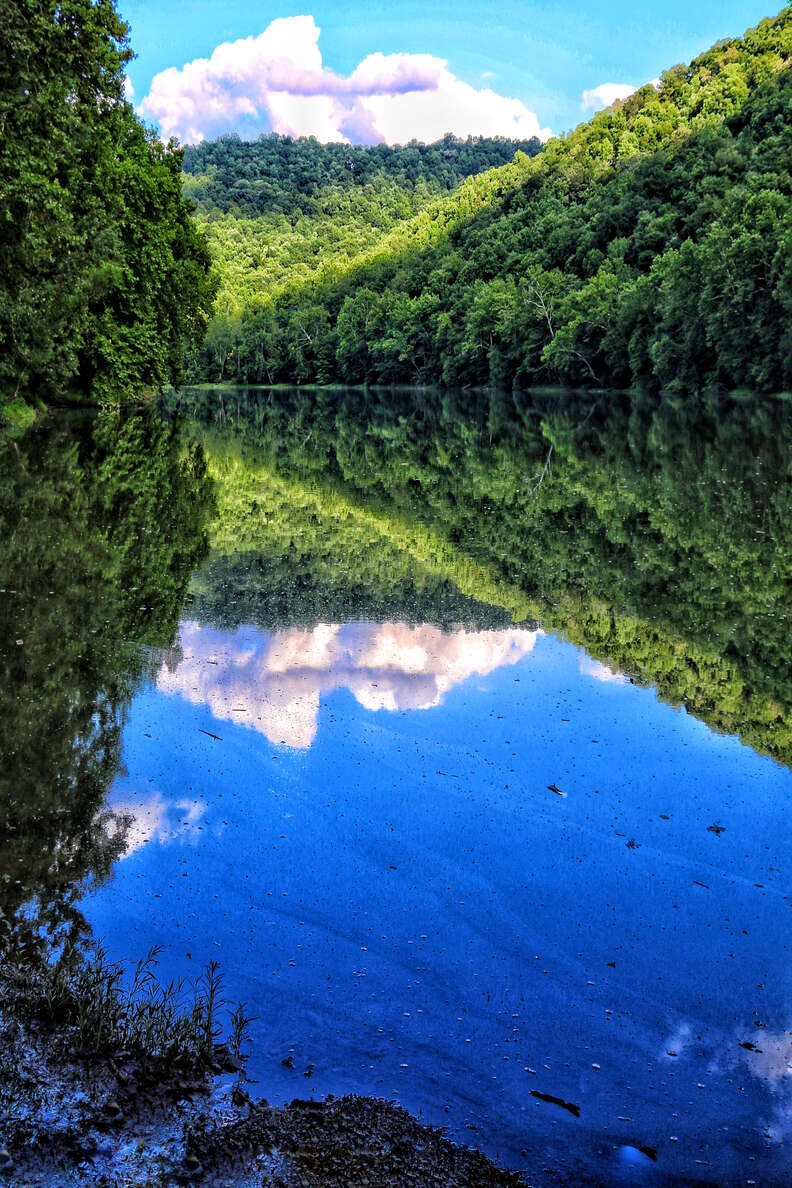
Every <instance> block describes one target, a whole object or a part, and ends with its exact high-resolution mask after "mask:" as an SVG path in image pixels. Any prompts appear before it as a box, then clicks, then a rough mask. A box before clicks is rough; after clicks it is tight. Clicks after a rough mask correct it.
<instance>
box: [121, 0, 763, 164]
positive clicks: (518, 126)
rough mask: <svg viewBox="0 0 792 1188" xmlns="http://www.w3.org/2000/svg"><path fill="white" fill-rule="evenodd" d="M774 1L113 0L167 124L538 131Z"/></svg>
mask: <svg viewBox="0 0 792 1188" xmlns="http://www.w3.org/2000/svg"><path fill="white" fill-rule="evenodd" d="M781 7H782V4H781V0H718V2H717V3H716V2H710V0H707V2H704V3H696V4H691V3H690V0H660V2H658V3H656V4H653V5H636V4H635V3H634V0H632V2H630V3H627V2H626V0H608V2H607V3H606V2H605V0H560V2H559V3H555V4H547V3H531V2H530V0H502V2H500V3H499V4H497V5H494V4H492V3H491V0H453V2H451V0H433V2H432V3H431V4H427V3H426V0H422V2H418V0H402V2H401V3H399V4H394V3H388V4H382V3H379V2H377V0H367V2H361V0H348V2H347V3H344V4H342V5H339V4H334V3H327V2H320V0H304V2H303V3H297V4H293V3H288V2H285V0H281V2H276V0H272V2H261V0H259V2H255V0H223V2H222V3H217V2H216V0H156V2H152V0H127V2H126V3H125V2H124V0H119V8H120V10H121V13H122V15H123V16H124V18H125V19H126V20H127V21H128V22H129V24H130V26H131V33H132V47H133V49H134V50H135V52H136V54H137V57H136V58H135V60H134V61H133V62H132V63H131V64H130V66H129V70H128V76H129V94H130V96H131V97H132V100H133V102H134V103H135V104H136V105H137V106H138V109H139V111H140V114H141V115H142V116H143V117H144V119H146V121H147V122H148V123H151V124H154V125H155V126H157V127H158V128H159V130H160V132H161V134H162V135H163V138H167V137H168V136H169V135H173V136H176V137H177V139H179V140H180V141H181V142H182V143H196V142H198V141H200V140H202V139H211V138H213V137H215V136H218V135H221V134H223V133H226V132H238V133H239V134H240V135H241V136H242V137H243V138H245V139H255V138H256V137H257V136H258V135H260V134H261V133H263V132H269V131H277V132H282V133H285V134H289V135H295V136H298V135H315V136H317V137H318V138H319V139H320V140H323V141H327V140H348V141H351V142H362V143H377V142H381V141H385V142H387V143H404V142H406V141H407V140H409V139H411V138H415V139H418V140H425V141H431V140H435V139H437V138H438V137H439V136H441V135H443V133H444V132H447V131H450V132H454V133H455V134H456V135H460V136H465V135H468V134H470V135H504V136H514V137H529V136H533V135H537V136H539V137H540V138H542V139H546V138H547V137H548V136H549V135H557V134H559V133H561V132H565V131H569V130H570V129H572V128H574V127H575V126H576V125H577V124H579V123H580V122H581V121H582V120H584V119H586V118H588V117H589V116H590V115H591V114H592V113H593V112H594V111H595V110H597V108H599V107H603V106H606V105H607V104H608V103H610V102H612V101H613V100H614V99H616V98H622V97H624V96H626V95H627V94H629V93H630V92H631V90H633V89H635V88H636V87H638V86H641V85H643V84H644V83H647V82H650V81H652V80H654V79H656V78H657V77H658V76H659V75H660V73H661V71H663V70H664V69H667V68H668V67H669V66H673V65H675V64H676V63H678V62H683V61H684V62H687V61H689V60H690V59H691V58H693V57H695V55H696V54H698V53H701V52H702V51H703V50H705V49H707V48H708V47H709V46H710V45H711V44H712V43H713V42H715V41H717V40H719V39H720V38H723V37H732V36H740V35H742V33H744V32H745V30H746V29H747V28H749V27H751V26H752V25H755V24H757V23H758V22H759V21H760V20H761V19H762V18H763V17H765V16H772V15H774V14H775V12H776V11H778V10H779V9H780V8H781Z"/></svg>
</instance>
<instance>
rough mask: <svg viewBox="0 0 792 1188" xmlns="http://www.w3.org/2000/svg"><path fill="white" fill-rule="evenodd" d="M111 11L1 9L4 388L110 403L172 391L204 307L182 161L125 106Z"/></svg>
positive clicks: (63, 3) (73, 3)
mask: <svg viewBox="0 0 792 1188" xmlns="http://www.w3.org/2000/svg"><path fill="white" fill-rule="evenodd" d="M130 57H131V51H130V49H129V44H128V30H127V26H126V25H125V24H124V23H123V21H122V20H121V19H120V17H119V16H118V13H117V12H116V10H115V6H114V3H113V0H4V4H3V10H2V17H0V278H2V279H1V280H0V390H2V391H4V392H5V394H6V396H11V395H13V394H14V393H15V392H16V391H19V392H21V393H22V394H23V395H24V394H28V395H31V396H34V397H36V396H38V397H44V398H53V397H60V398H62V397H63V396H64V395H65V394H66V393H67V392H72V393H79V394H81V395H85V396H89V397H91V398H95V399H96V398H99V399H112V398H124V397H132V396H136V395H139V394H140V393H141V391H142V390H144V389H146V388H158V387H161V386H162V385H163V383H165V382H166V381H167V380H168V379H178V378H179V375H180V369H181V359H182V356H183V352H184V348H185V345H186V344H187V343H188V342H189V341H191V340H193V341H194V340H196V339H199V338H200V336H201V335H202V333H203V330H204V328H205V323H206V318H207V316H208V312H209V308H210V305H211V300H212V295H213V282H211V281H210V279H209V266H210V260H209V255H208V251H207V248H206V244H205V241H204V239H203V236H202V235H200V234H199V233H198V232H197V230H196V228H195V227H194V225H193V223H192V221H191V219H190V211H189V207H188V206H187V204H186V203H184V201H183V200H182V198H181V191H180V176H179V171H180V161H181V155H180V153H179V152H178V151H177V150H176V148H175V147H174V146H173V145H171V146H169V147H168V148H164V147H163V146H162V145H160V144H158V143H157V141H156V138H155V136H154V133H153V132H149V131H146V130H145V129H144V127H143V126H142V124H141V123H140V122H139V120H138V119H137V118H136V116H135V114H134V112H133V110H132V108H131V106H130V105H129V104H128V103H127V102H126V101H125V100H124V96H123V77H124V68H125V65H126V63H127V62H128V61H129V59H130Z"/></svg>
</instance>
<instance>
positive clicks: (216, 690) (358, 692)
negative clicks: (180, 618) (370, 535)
mask: <svg viewBox="0 0 792 1188" xmlns="http://www.w3.org/2000/svg"><path fill="white" fill-rule="evenodd" d="M536 637H537V632H536V631H526V630H524V629H520V628H515V629H514V630H510V631H454V632H451V633H450V634H444V633H443V632H442V631H440V629H439V628H437V627H432V626H429V625H424V626H421V627H408V626H407V625H406V624H405V623H379V624H376V623H346V624H343V625H339V624H335V623H328V624H321V625H320V626H318V627H315V628H313V629H312V630H304V629H302V628H298V627H294V628H289V629H288V630H286V631H279V632H277V633H276V634H274V635H271V636H267V635H263V634H262V633H260V632H257V631H255V630H254V629H252V628H241V629H240V630H239V631H237V632H235V633H234V634H233V635H231V636H229V635H225V634H221V633H219V632H217V631H214V630H213V629H212V628H209V627H201V626H200V625H199V624H197V623H184V624H182V627H181V633H180V642H181V648H182V659H181V660H180V661H178V662H177V663H175V664H167V665H163V667H162V668H161V669H160V671H159V673H158V675H157V688H158V689H159V690H160V691H161V692H164V693H170V694H178V695H180V696H182V697H184V698H186V699H187V700H188V701H190V702H192V703H193V704H195V705H208V706H209V708H210V709H211V711H212V714H213V716H214V717H215V718H216V719H218V720H220V721H223V720H226V721H229V720H230V721H233V722H236V723H237V724H240V725H244V726H247V727H250V728H252V729H254V730H257V731H259V732H260V733H262V734H264V735H265V736H266V737H267V738H268V739H269V740H270V741H271V742H273V743H275V744H276V745H277V744H283V745H286V746H290V747H296V748H305V747H310V745H311V743H312V742H313V739H314V736H315V734H316V729H317V723H318V717H319V701H320V698H321V696H322V695H324V694H326V693H328V692H330V691H331V690H333V689H339V688H346V689H349V690H350V692H351V693H352V694H353V696H354V697H355V698H356V700H357V701H358V702H359V703H360V705H362V706H363V707H364V708H365V709H368V710H392V711H393V710H403V709H411V710H423V709H429V708H431V707H432V706H435V705H439V703H440V701H441V700H442V698H443V696H444V695H445V694H446V693H447V692H448V690H449V689H451V688H452V687H453V686H454V685H458V684H459V683H460V682H462V681H465V680H467V679H468V678H469V677H471V676H473V675H479V676H484V675H486V674H487V673H489V672H492V671H493V670H494V669H496V668H499V667H501V666H502V665H505V664H516V663H517V661H518V660H521V659H522V658H523V657H524V656H526V655H527V654H528V653H529V652H530V651H531V650H532V649H533V646H534V644H535V642H536Z"/></svg>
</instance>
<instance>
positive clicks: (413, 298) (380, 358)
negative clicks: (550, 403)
mask: <svg viewBox="0 0 792 1188" xmlns="http://www.w3.org/2000/svg"><path fill="white" fill-rule="evenodd" d="M791 62H792V9H790V8H789V7H787V8H785V10H784V11H783V12H782V13H781V14H779V16H777V17H775V18H773V19H768V20H765V21H763V22H762V23H761V24H760V25H759V26H757V28H756V29H753V30H750V31H749V32H748V33H747V34H746V35H745V37H744V38H742V39H739V40H736V39H735V40H729V41H724V42H720V43H719V44H717V45H716V46H714V47H713V48H712V49H711V50H709V51H708V52H707V53H705V54H703V55H701V56H700V57H699V58H697V59H696V60H695V61H694V62H693V63H691V65H690V66H678V67H675V68H673V69H671V70H669V71H667V72H666V73H665V74H664V75H663V77H662V81H661V85H660V87H659V89H657V90H656V89H655V88H654V87H653V86H651V85H650V86H646V87H644V88H642V89H641V90H640V91H639V92H637V93H636V94H635V95H633V96H631V97H630V98H629V99H627V100H626V101H624V102H623V103H617V104H615V105H614V106H613V107H612V108H610V109H609V110H607V111H605V112H601V113H599V114H598V115H596V116H595V117H594V118H593V119H592V120H591V121H590V122H589V123H587V124H584V125H581V127H580V128H578V129H577V130H576V131H575V132H573V133H572V134H571V135H569V136H568V137H562V138H560V139H557V140H553V141H551V142H550V143H549V144H548V145H547V146H546V147H545V149H544V150H543V151H542V152H541V153H540V154H539V155H538V156H537V157H536V158H535V159H533V160H531V159H529V158H528V157H527V156H526V155H524V154H518V155H517V158H516V159H515V161H514V163H512V164H510V165H506V166H502V167H500V168H497V169H493V170H491V171H489V172H487V173H484V174H481V175H479V176H478V177H475V178H472V179H470V180H468V181H466V182H464V183H463V184H462V185H461V186H459V187H458V188H457V189H456V190H455V191H454V192H453V193H452V194H450V195H449V196H447V197H441V198H436V199H435V200H434V201H433V202H430V203H429V204H428V206H427V207H426V208H425V209H424V210H422V211H420V212H419V213H418V214H416V215H414V217H413V218H411V219H408V220H407V221H404V220H400V221H398V222H396V223H394V225H393V226H392V227H391V228H390V229H389V230H385V232H384V234H381V235H379V236H378V237H377V238H376V240H375V241H374V242H371V240H366V239H363V240H361V242H360V244H359V248H360V250H359V251H358V253H357V256H356V258H355V259H353V260H350V261H348V262H346V263H344V265H343V267H341V266H340V264H339V258H338V257H336V258H334V259H333V261H332V264H331V265H330V266H328V267H322V266H321V265H322V262H323V255H322V251H321V237H322V230H321V228H322V223H321V220H320V221H319V224H318V229H317V237H316V244H317V256H318V259H316V260H315V261H314V263H313V266H312V267H310V268H296V269H294V270H290V269H285V268H284V267H282V265H281V262H280V261H277V262H276V263H275V267H274V269H271V268H270V265H269V258H268V256H267V255H266V254H265V255H262V256H260V257H259V258H258V259H254V258H253V255H252V254H249V256H248V259H247V260H246V261H245V264H244V267H243V268H242V269H241V270H240V271H238V272H236V273H233V275H232V272H231V271H230V267H229V261H228V260H227V259H226V257H225V256H223V255H222V253H221V254H220V261H221V270H222V271H224V272H225V274H226V275H225V291H226V293H227V294H228V296H229V299H230V298H232V297H233V296H236V298H237V302H236V309H235V311H234V312H235V313H237V314H238V312H239V309H240V308H241V311H242V312H241V316H235V317H224V318H221V319H219V320H216V321H215V322H214V323H213V326H212V328H211V331H210V337H209V339H208V341H207V344H206V346H205V348H204V350H203V351H202V352H201V353H200V355H199V356H197V357H196V358H195V359H193V361H192V373H193V375H194V376H195V377H196V378H198V377H200V378H206V379H218V378H233V379H238V380H248V381H256V382H260V381H262V380H264V381H269V382H271V381H274V380H293V381H298V382H304V381H319V382H326V381H330V380H341V381H346V382H364V381H375V382H376V381H379V382H385V383H391V382H423V383H425V382H440V383H444V384H449V385H450V384H455V383H462V384H477V385H485V384H495V385H505V386H509V385H516V386H520V387H522V386H527V385H529V384H532V383H539V382H548V381H549V382H558V381H561V382H565V383H574V384H579V383H583V384H592V383H597V384H600V383H602V384H605V383H607V384H610V385H627V384H648V385H653V386H657V387H676V388H679V389H681V390H686V391H687V390H693V389H696V388H703V387H719V388H728V389H733V388H736V387H739V386H747V387H752V388H754V389H758V390H763V391H771V390H778V389H782V388H784V387H790V386H792V72H791V71H790V63H791ZM284 217H285V216H284ZM265 278H267V279H265ZM230 303H231V302H230V301H229V305H230ZM221 312H222V311H221ZM226 312H227V311H226Z"/></svg>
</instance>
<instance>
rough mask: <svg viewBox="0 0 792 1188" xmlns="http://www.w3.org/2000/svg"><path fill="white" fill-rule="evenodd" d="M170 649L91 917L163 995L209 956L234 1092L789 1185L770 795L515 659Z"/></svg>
mask: <svg viewBox="0 0 792 1188" xmlns="http://www.w3.org/2000/svg"><path fill="white" fill-rule="evenodd" d="M181 648H182V651H181V659H179V658H178V656H174V658H173V660H172V661H171V663H170V666H169V667H164V668H163V669H162V670H161V671H160V673H159V674H158V677H157V681H156V683H155V685H154V686H152V687H150V688H149V689H147V690H145V691H144V692H143V693H142V694H141V695H140V696H139V697H138V698H137V699H136V701H135V703H134V704H133V706H132V710H131V714H130V719H129V723H128V726H127V728H126V732H125V736H124V761H125V774H124V775H123V776H120V777H119V778H118V779H117V780H116V783H115V785H114V788H113V793H112V798H111V799H112V801H113V807H115V808H117V809H119V810H121V811H123V812H126V813H129V814H130V815H132V816H133V818H134V822H133V833H132V845H131V846H130V849H129V851H128V854H127V857H126V858H125V860H124V861H123V862H121V863H119V864H118V866H117V868H116V873H115V877H114V879H113V880H112V881H111V883H110V884H108V885H107V886H106V887H104V888H101V889H100V890H99V891H98V892H97V893H96V895H95V896H94V897H93V899H92V900H90V901H89V902H88V904H87V905H86V907H87V914H88V916H89V919H90V920H91V922H92V923H93V924H94V926H95V927H96V929H97V932H98V933H99V935H100V936H102V937H103V939H105V940H106V941H107V942H108V943H109V945H110V948H111V952H112V953H113V954H114V955H116V956H119V955H126V954H137V953H139V952H141V951H144V950H145V949H146V948H147V947H149V946H150V945H151V944H155V943H158V944H162V945H164V953H165V957H164V960H166V961H167V966H166V967H165V968H164V969H163V972H165V973H166V974H167V976H168V977H171V976H195V975H196V974H197V973H198V972H199V970H200V968H201V966H202V965H203V964H204V963H205V962H206V961H208V960H210V959H212V958H219V959H220V960H221V963H222V968H223V970H224V972H225V974H226V978H227V990H228V994H229V997H231V998H234V999H236V998H240V999H242V1000H244V1001H246V1002H247V1004H248V1008H249V1010H250V1011H251V1012H252V1013H253V1014H255V1015H258V1016H259V1017H260V1018H259V1021H258V1022H257V1023H256V1024H255V1030H256V1041H257V1048H256V1057H255V1062H254V1065H253V1067H252V1068H251V1075H252V1076H254V1077H256V1078H257V1079H258V1081H259V1086H258V1091H259V1092H261V1093H262V1094H264V1095H265V1096H269V1097H270V1098H272V1099H281V1098H290V1097H294V1096H298V1097H304V1096H307V1095H309V1094H310V1093H316V1094H324V1093H327V1092H334V1093H341V1092H345V1091H351V1090H356V1091H361V1092H365V1093H376V1094H380V1095H383V1096H386V1097H387V1096H391V1095H394V1096H395V1097H397V1098H398V1099H399V1100H401V1101H403V1102H404V1103H405V1104H407V1105H408V1106H409V1107H410V1108H412V1109H414V1110H416V1111H417V1110H419V1109H421V1108H422V1109H423V1111H424V1117H425V1118H427V1119H428V1120H430V1121H432V1122H436V1123H443V1124H447V1125H448V1126H449V1127H450V1128H451V1130H452V1132H453V1133H454V1134H456V1135H457V1136H459V1137H461V1138H462V1139H463V1140H465V1141H471V1142H474V1143H476V1144H478V1145H481V1146H483V1147H484V1148H485V1149H487V1150H488V1151H489V1152H491V1153H493V1154H495V1153H497V1152H500V1153H501V1154H502V1155H503V1156H504V1157H505V1158H506V1159H507V1160H508V1161H510V1162H512V1163H515V1162H516V1163H520V1162H523V1163H525V1164H527V1165H528V1166H529V1167H531V1168H534V1169H535V1168H537V1167H540V1168H541V1167H542V1166H551V1165H552V1166H555V1167H556V1168H558V1169H561V1170H563V1169H564V1168H565V1167H566V1168H567V1169H569V1168H574V1167H585V1168H586V1169H587V1171H588V1172H590V1174H591V1176H592V1177H593V1182H598V1183H657V1184H664V1183H669V1182H683V1180H682V1177H685V1179H684V1182H685V1183H717V1184H731V1183H744V1182H745V1181H746V1180H748V1179H754V1180H755V1181H756V1182H757V1184H783V1183H786V1182H787V1172H786V1169H787V1166H788V1160H789V1148H788V1135H789V1134H790V1130H791V1129H792V1113H791V1112H790V1107H791V1106H792V1079H791V1078H792V1072H790V1069H789V1067H788V1066H789V1064H790V1063H792V1050H790V1046H789V1040H790V1039H792V1036H790V1034H789V1032H788V1031H787V1027H788V1025H789V1023H790V1019H791V1018H792V962H790V954H789V945H790V940H789V937H790V917H791V915H792V904H791V903H790V889H789V880H788V877H787V872H786V860H787V854H786V848H785V843H786V839H787V837H788V808H789V804H790V799H792V774H790V772H789V771H787V770H786V769H784V768H781V767H780V766H779V765H777V764H775V763H773V762H772V761H771V760H768V759H764V758H759V757H757V756H756V755H755V754H754V753H753V752H752V751H751V750H750V749H749V748H747V747H744V746H742V745H741V744H740V743H739V741H738V740H736V739H733V738H728V737H725V736H719V735H716V734H714V733H712V732H711V731H710V730H709V729H708V728H707V727H706V726H705V725H704V724H703V723H701V722H699V721H697V720H696V719H694V718H692V717H690V716H688V715H687V714H685V713H684V712H682V711H679V710H675V709H673V708H672V707H669V706H667V705H663V704H661V703H658V701H657V700H656V698H655V696H654V694H653V692H652V691H651V690H645V689H640V688H638V687H636V686H633V685H631V684H630V683H629V682H628V681H626V680H624V679H623V678H620V675H619V674H618V673H613V672H611V671H610V670H609V669H607V668H606V667H604V666H603V665H600V664H598V663H593V662H592V661H591V660H589V659H588V658H587V657H585V656H584V655H583V654H582V653H580V652H579V651H578V650H576V649H575V648H573V647H571V646H570V645H568V644H565V643H563V642H561V641H559V640H558V639H556V638H554V637H551V636H544V635H542V634H541V633H539V634H536V635H535V634H534V633H532V632H527V631H520V630H513V631H506V632H499V631H494V632H480V633H477V632H468V633H465V632H455V633H449V634H446V635H444V634H443V633H441V632H440V631H438V630H437V629H435V628H433V627H426V626H425V627H420V628H408V627H405V626H404V625H398V624H397V625H394V624H381V625H372V624H366V623H362V624H361V623H358V624H347V625H340V626H339V625H333V626H326V627H319V628H316V629H315V630H314V631H299V630H293V631H283V632H280V633H278V634H276V635H273V636H266V635H263V634H262V633H260V632H257V631H255V630H254V629H252V628H241V629H240V630H238V631H236V632H233V633H223V632H219V631H216V630H213V629H207V628H200V627H198V626H196V625H195V624H184V625H183V629H182V634H181ZM383 707H384V708H385V711H386V712H383ZM430 707H431V708H430ZM203 732H208V733H203ZM212 734H214V735H218V736H219V738H212V737H210V735H212ZM281 740H284V742H285V744H286V745H285V746H284V745H281ZM549 785H554V786H555V787H557V788H559V789H561V790H562V791H563V792H564V793H565V795H564V797H563V798H562V797H559V796H557V795H556V794H555V793H554V792H553V791H551V790H550V789H549V787H548V786H549ZM711 825H716V826H717V830H716V831H712V830H710V828H709V827H710V826H711ZM721 830H722V831H721ZM741 1045H747V1046H741ZM289 1052H293V1056H294V1063H295V1070H294V1071H290V1070H288V1069H286V1068H284V1066H282V1064H281V1060H282V1059H283V1057H284V1056H285V1055H286V1054H287V1053H289ZM309 1065H313V1066H314V1069H313V1072H312V1076H311V1077H304V1076H303V1072H304V1071H307V1070H308V1066H309ZM532 1089H535V1090H537V1091H539V1092H542V1093H545V1094H550V1095H552V1096H554V1097H557V1098H561V1099H563V1100H565V1101H568V1102H573V1103H575V1104H577V1105H579V1106H580V1117H579V1118H575V1117H573V1116H572V1115H571V1114H570V1113H569V1112H567V1111H564V1110H562V1109H560V1108H558V1107H556V1106H554V1105H552V1104H551V1103H547V1102H544V1101H541V1100H539V1099H537V1098H533V1097H531V1090H532ZM469 1127H471V1128H473V1129H468V1128H469ZM641 1147H644V1148H648V1149H656V1150H657V1153H658V1158H657V1162H654V1161H653V1160H652V1159H650V1158H649V1157H648V1156H646V1155H645V1154H643V1153H642V1152H641V1151H640V1148H641ZM522 1150H526V1151H528V1152H529V1154H528V1156H527V1157H526V1158H525V1159H522V1157H521V1154H520V1152H521V1151H522ZM539 1161H541V1162H539ZM573 1180H574V1182H576V1183H578V1182H584V1181H583V1180H582V1179H577V1178H575V1174H574V1173H573Z"/></svg>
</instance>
